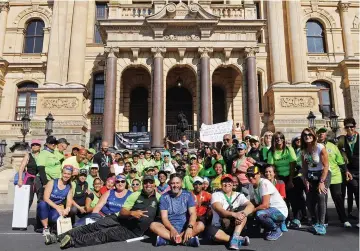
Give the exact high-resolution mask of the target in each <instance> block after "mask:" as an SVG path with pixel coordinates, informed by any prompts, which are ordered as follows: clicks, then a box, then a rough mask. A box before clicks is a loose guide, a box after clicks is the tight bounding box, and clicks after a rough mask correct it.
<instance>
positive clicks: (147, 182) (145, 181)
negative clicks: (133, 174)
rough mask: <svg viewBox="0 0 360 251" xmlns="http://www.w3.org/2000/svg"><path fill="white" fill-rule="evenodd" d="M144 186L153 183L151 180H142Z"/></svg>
mask: <svg viewBox="0 0 360 251" xmlns="http://www.w3.org/2000/svg"><path fill="white" fill-rule="evenodd" d="M143 183H144V185H146V184H151V185H152V184H154V181H153V180H144V182H143Z"/></svg>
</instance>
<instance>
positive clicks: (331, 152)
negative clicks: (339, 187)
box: [325, 142, 345, 184]
mask: <svg viewBox="0 0 360 251" xmlns="http://www.w3.org/2000/svg"><path fill="white" fill-rule="evenodd" d="M325 148H326V151H327V153H328V156H329V157H328V158H329V166H330V170H331V184H340V183H342V176H341V170H340V167H339V165H344V164H345V161H344V158H343V157H342V155H341V153H340V151H339V148H337V146H335V145H334V144H333V143H331V142H327V143H326V145H325Z"/></svg>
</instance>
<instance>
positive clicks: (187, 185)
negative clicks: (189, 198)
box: [182, 175, 194, 192]
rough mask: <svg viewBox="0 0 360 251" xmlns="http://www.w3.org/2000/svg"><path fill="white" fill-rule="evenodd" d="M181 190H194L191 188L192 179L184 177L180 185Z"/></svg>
mask: <svg viewBox="0 0 360 251" xmlns="http://www.w3.org/2000/svg"><path fill="white" fill-rule="evenodd" d="M182 188H185V189H186V190H188V191H189V192H190V191H192V190H194V187H193V177H191V176H190V175H186V176H185V177H184V180H183V185H182Z"/></svg>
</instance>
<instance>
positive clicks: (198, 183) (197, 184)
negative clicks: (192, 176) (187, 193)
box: [193, 182, 202, 186]
mask: <svg viewBox="0 0 360 251" xmlns="http://www.w3.org/2000/svg"><path fill="white" fill-rule="evenodd" d="M193 185H194V186H202V183H200V182H195V183H194V184H193Z"/></svg>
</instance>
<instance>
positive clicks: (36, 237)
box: [0, 207, 359, 251]
mask: <svg viewBox="0 0 360 251" xmlns="http://www.w3.org/2000/svg"><path fill="white" fill-rule="evenodd" d="M34 215H35V214H34V212H30V220H29V224H30V225H29V227H28V229H27V230H26V231H24V230H12V229H11V220H12V212H11V211H9V210H5V208H4V207H2V211H0V251H20V250H28V251H32V250H36V251H54V250H60V249H59V245H58V244H54V245H51V246H45V244H44V239H43V237H42V235H41V234H38V233H35V232H34V231H33V226H32V225H31V224H33V223H34V222H35V220H34ZM329 219H330V220H329V227H328V233H327V235H326V236H315V235H313V234H311V233H309V232H307V231H306V228H305V227H304V228H302V229H300V230H290V231H289V232H287V233H284V235H283V236H282V237H281V238H280V239H279V240H278V241H275V242H269V241H265V240H264V239H263V238H261V237H257V238H251V245H250V246H248V247H242V248H241V250H245V251H254V250H263V251H267V250H269V251H275V250H276V251H279V250H280V251H282V250H289V251H298V250H299V251H300V250H301V251H303V250H314V251H315V250H316V251H332V250H334V251H337V250H341V251H356V250H359V230H358V229H357V228H351V229H345V228H343V227H342V225H341V224H340V222H339V221H338V219H337V215H336V211H335V209H334V208H331V209H329ZM352 223H354V225H355V223H357V222H352ZM114 249H116V250H126V251H141V250H146V251H180V250H189V251H190V250H198V251H209V250H214V251H226V250H228V249H227V248H226V247H225V246H224V245H209V244H204V245H201V247H200V248H197V249H194V248H190V247H183V246H176V247H175V246H165V247H154V246H153V245H152V243H151V240H150V239H146V240H143V241H137V242H132V243H108V244H104V245H99V246H92V247H85V248H78V249H70V250H78V251H85V250H86V251H95V250H114Z"/></svg>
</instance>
